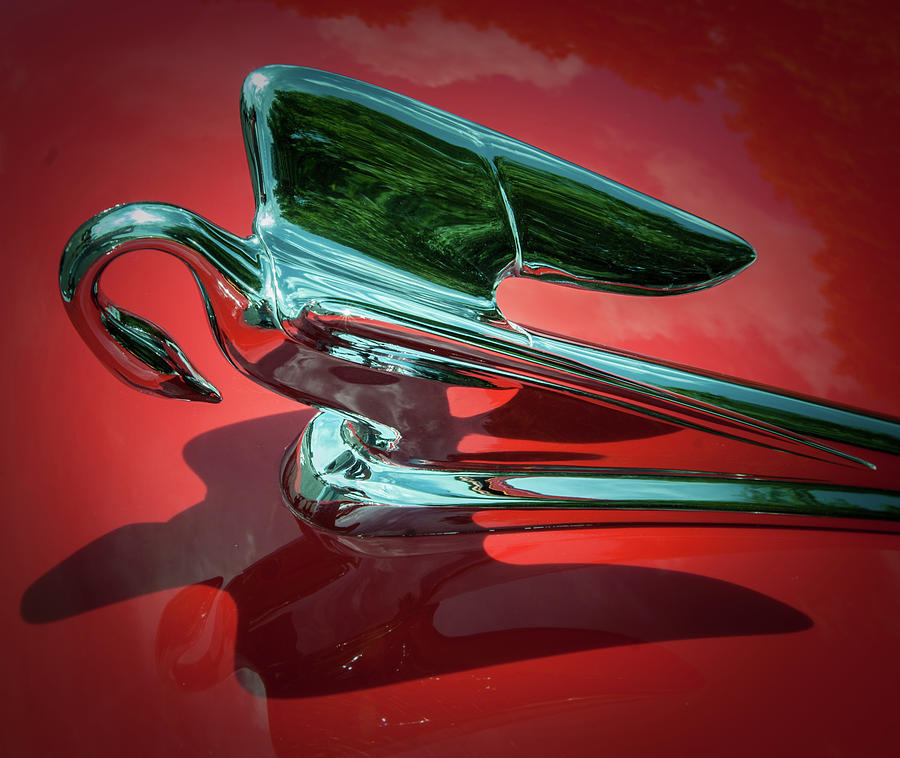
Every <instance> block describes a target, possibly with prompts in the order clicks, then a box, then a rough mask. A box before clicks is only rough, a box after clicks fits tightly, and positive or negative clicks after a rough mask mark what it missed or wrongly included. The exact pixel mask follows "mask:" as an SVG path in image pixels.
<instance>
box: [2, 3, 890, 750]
mask: <svg viewBox="0 0 900 758" xmlns="http://www.w3.org/2000/svg"><path fill="white" fill-rule="evenodd" d="M581 5H582V4H581V3H566V2H557V3H553V4H551V5H547V4H544V5H535V6H534V7H531V6H529V5H527V4H522V3H510V2H495V3H473V2H470V1H469V2H435V3H417V2H398V3H377V4H370V3H362V2H357V3H320V4H318V5H317V4H316V3H304V5H303V7H302V8H297V9H295V8H293V7H290V6H289V5H287V4H286V3H265V2H241V3H202V4H201V3H197V4H190V3H188V4H183V3H174V2H169V1H168V0H163V2H154V3H153V5H152V8H148V7H139V6H133V5H123V4H120V3H110V4H108V5H103V4H101V3H94V4H82V5H79V6H78V7H77V8H75V7H70V6H69V5H68V4H62V3H59V4H58V5H56V6H54V5H53V4H52V3H50V4H43V5H42V6H41V7H40V8H37V7H32V6H27V5H25V4H20V5H18V6H17V7H10V8H8V9H7V11H6V13H5V14H4V15H5V24H4V29H3V30H2V31H0V35H2V38H0V39H2V47H0V49H2V50H3V58H2V74H0V86H2V87H3V88H4V101H5V102H6V103H7V110H6V113H7V117H6V119H4V122H5V123H4V125H3V127H2V132H0V136H2V143H0V150H2V152H0V170H2V174H3V178H4V186H5V187H6V188H7V191H6V193H5V199H4V203H3V205H2V210H0V213H2V214H3V216H2V228H3V229H4V232H5V234H6V237H5V240H6V251H5V255H4V259H3V260H4V266H5V269H6V281H7V283H8V286H7V292H6V295H5V297H4V298H3V306H2V307H3V309H4V310H3V321H2V323H4V324H5V325H6V326H5V329H4V331H3V334H2V340H3V351H4V355H5V356H6V358H7V364H6V365H7V369H6V371H4V372H3V373H2V375H0V381H2V383H3V387H2V391H3V395H4V397H5V398H6V409H5V411H6V412H5V417H6V419H7V427H6V435H5V438H4V443H3V456H2V463H0V465H2V467H3V481H4V493H5V504H6V507H5V510H4V513H5V516H6V519H7V525H6V529H5V531H4V533H5V535H6V540H5V545H4V547H5V550H4V553H3V554H4V556H5V562H4V569H5V573H6V580H5V581H4V582H3V584H2V589H0V599H2V602H0V612H2V621H0V624H2V626H0V634H2V645H3V648H4V655H3V659H4V661H5V662H4V667H5V668H4V674H5V680H6V682H7V687H6V688H5V693H6V695H5V697H4V702H3V718H4V725H3V729H2V730H0V746H2V747H3V748H4V751H3V752H4V754H9V755H36V756H54V755H66V756H69V755H73V754H84V755H121V754H125V753H126V752H127V753H128V754H131V755H139V756H140V755H163V754H165V755H170V754H191V755H196V754H201V755H202V754H210V753H211V754H214V755H241V756H245V755H260V756H262V755H278V756H284V755H297V754H303V755H329V754H336V755H346V754H354V753H355V754H367V755H395V754H402V753H407V754H412V755H465V754H470V753H471V754H486V753H487V754H490V753H494V754H508V753H512V752H514V751H515V752H517V753H519V754H522V755H543V754H546V753H550V752H554V753H558V754H565V755H596V754H598V753H607V754H610V755H616V756H628V755H647V754H652V753H665V754H667V755H697V754H711V753H713V754H719V753H728V754H730V755H738V756H739V755H748V756H749V755H753V756H758V755H760V754H768V755H788V754H798V753H799V754H831V755H853V756H860V755H883V754H884V753H885V752H886V749H885V748H886V747H887V746H891V745H893V744H895V743H896V741H897V729H896V727H895V726H894V722H895V720H894V710H895V708H894V706H895V704H896V695H895V693H894V685H895V682H896V681H897V677H898V674H900V671H898V669H900V665H898V656H897V654H896V640H897V639H898V637H900V614H898V613H897V601H896V598H897V596H898V592H897V590H898V578H897V571H896V566H897V560H898V546H900V542H898V537H897V536H896V534H893V533H890V532H888V533H885V532H878V531H877V530H875V529H873V530H869V529H868V526H867V525H866V524H865V523H859V524H856V523H851V524H848V523H847V522H844V521H841V522H837V521H835V522H833V524H831V525H830V526H828V525H823V524H822V523H821V522H820V521H816V522H813V521H809V522H803V523H802V524H800V525H799V526H800V527H808V528H798V523H797V522H796V521H792V522H791V523H790V525H789V528H770V527H767V528H747V527H742V526H737V525H732V524H728V525H720V526H705V525H702V524H697V523H681V524H679V525H669V526H666V525H659V524H657V525H652V526H650V525H646V524H645V525H643V526H634V525H620V524H615V525H608V526H607V527H606V528H595V529H585V530H575V531H566V532H554V533H550V532H544V533H539V534H535V533H528V534H521V533H498V534H488V535H485V534H481V535H463V536H459V537H454V538H452V539H451V538H422V539H416V540H405V541H402V542H397V541H391V540H383V541H369V542H366V543H363V544H360V543H358V542H354V541H352V540H350V539H347V538H336V537H334V536H328V535H324V534H321V533H317V532H315V531H313V530H311V529H309V528H308V527H303V526H300V525H298V524H297V522H296V521H294V520H293V519H292V518H291V517H290V515H289V513H288V512H287V510H286V509H285V508H284V507H283V505H282V503H281V496H280V493H279V490H278V465H279V462H280V458H281V454H282V451H283V450H284V448H285V447H286V446H287V445H288V444H289V443H290V442H291V441H292V439H293V437H294V436H296V434H297V433H298V432H299V430H300V428H301V426H302V424H303V423H304V422H305V421H306V420H307V419H308V418H309V411H306V410H303V409H301V410H299V411H298V410H297V409H296V406H295V405H294V404H292V403H291V402H289V401H287V400H284V399H282V398H278V397H276V396H275V395H273V394H271V393H268V392H267V391H265V390H263V389H261V388H258V387H256V386H254V385H252V384H250V383H249V382H246V381H244V380H243V379H242V378H240V377H239V376H238V375H237V373H236V372H234V371H233V369H231V368H230V367H229V366H228V365H227V364H226V362H225V361H224V359H223V358H222V357H221V356H220V355H219V354H218V352H217V349H216V348H215V347H214V345H213V343H212V340H211V339H210V338H209V335H208V332H207V328H206V326H205V319H204V317H203V313H202V304H201V302H200V299H199V297H198V296H197V294H196V291H195V288H194V285H193V282H192V281H191V279H190V276H189V275H188V274H187V272H186V271H184V270H183V268H182V267H181V266H180V264H179V263H177V262H176V261H174V260H172V259H170V258H168V257H166V256H163V255H161V254H147V255H143V256H137V255H136V256H131V258H133V260H131V259H126V260H123V261H121V262H120V263H119V262H117V263H116V264H114V265H113V267H112V268H111V270H110V271H109V273H108V275H107V278H106V279H105V280H104V284H105V286H106V287H107V288H108V290H109V292H110V294H111V295H112V296H114V298H115V299H116V301H117V302H122V303H123V304H127V305H128V306H130V307H132V308H133V309H135V310H137V311H139V312H141V313H144V314H147V315H148V316H150V317H151V318H153V319H154V320H156V321H157V322H158V323H160V324H162V325H163V326H165V327H166V328H167V329H168V330H169V331H170V332H171V333H173V334H174V335H176V336H177V338H178V340H179V342H180V344H181V345H182V346H183V347H184V348H185V351H186V352H187V353H188V354H189V355H191V356H192V358H193V359H194V360H195V361H196V363H197V364H198V365H199V366H200V367H201V369H202V370H203V371H204V373H206V374H207V375H208V376H210V378H211V379H212V380H213V381H214V382H215V384H216V385H217V386H218V387H219V388H220V389H221V390H222V392H223V396H224V398H225V399H224V402H223V403H222V404H220V405H217V406H210V405H198V404H185V403H174V402H168V403H167V402H164V401H162V400H159V399H157V398H154V397H149V396H143V395H139V394H137V393H135V392H133V391H132V390H130V389H129V388H127V387H126V386H124V385H122V384H120V383H118V382H116V381H115V379H113V378H112V377H110V376H109V375H108V374H107V373H106V371H105V369H104V368H103V367H102V366H101V365H100V364H99V363H98V362H97V361H96V359H95V358H94V357H93V355H92V354H91V353H90V352H89V351H88V350H87V349H86V347H85V346H84V344H83V343H82V341H81V339H80V338H79V337H78V335H77V333H76V332H75V330H74V329H73V328H72V327H71V325H70V324H69V322H68V320H67V319H66V316H65V313H64V310H63V308H62V305H61V304H60V303H59V298H58V291H57V285H56V269H57V265H58V260H59V254H60V251H61V248H62V246H63V244H64V243H65V241H66V239H67V238H68V236H69V234H71V232H72V231H73V230H74V229H75V228H76V227H77V226H78V225H79V224H80V223H81V222H82V221H83V220H84V219H86V218H88V217H89V216H91V215H92V214H94V213H96V212H97V211H99V210H101V209H103V208H106V207H108V206H110V205H112V204H115V203H119V202H125V201H130V200H164V201H168V202H172V203H176V204H179V205H183V206H185V207H188V208H191V209H192V210H194V211H196V212H198V213H200V214H201V215H204V216H206V217H208V218H210V219H211V220H213V221H215V222H216V223H218V224H220V225H221V226H223V227H224V228H227V229H229V230H231V231H233V232H236V233H240V234H246V233H248V232H249V223H250V219H251V216H252V198H251V193H250V183H249V179H248V176H247V169H246V166H245V159H244V156H243V149H242V144H241V137H240V127H239V121H238V114H237V97H238V91H239V87H240V83H241V81H242V79H243V77H244V75H245V74H246V73H247V72H249V71H251V70H253V69H254V68H257V67H259V66H261V65H264V64H267V63H273V62H281V63H295V64H300V65H307V66H313V67H318V68H323V69H327V70H331V71H336V72H338V73H342V74H346V75H349V76H355V77H357V78H361V79H365V80H367V81H371V82H374V83H376V84H379V85H382V86H386V87H389V88H392V89H395V90H397V91H400V92H403V93H404V94H407V95H411V96H413V97H416V98H419V99H421V100H424V101H426V102H429V103H432V104H434V105H437V106H439V107H442V108H445V109H446V110H449V111H452V112H454V113H458V114H460V115H462V116H464V117H466V118H470V119H473V120H475V121H478V122H480V123H483V124H486V125H487V126H490V127H492V128H494V129H498V130H500V131H503V132H506V133H508V134H511V135H513V136H515V137H517V138H520V139H523V140H525V141H526V142H530V143H532V144H535V145H537V146H539V147H541V148H542V149H546V150H549V151H551V152H554V153H556V154H558V155H561V156H563V157H565V158H568V159H570V160H572V161H574V162H576V163H579V164H582V165H584V166H586V167H588V168H590V169H593V170H595V171H598V172H600V173H603V174H606V175H608V176H611V177H612V178H614V179H616V180H618V181H621V182H623V183H625V184H627V185H629V186H632V187H635V188H636V189H640V190H642V191H645V192H648V193H650V194H652V195H655V196H657V197H660V198H661V199H663V200H666V201H667V202H670V203H672V204H674V205H676V206H679V207H683V208H685V209H686V210H689V211H691V212H694V213H696V214H698V215H700V216H703V217H705V218H709V219H710V220H712V221H714V222H715V223H718V224H721V225H723V226H725V227H726V228H728V229H731V230H733V231H735V232H737V233H738V234H740V235H742V236H743V237H745V238H746V239H747V240H749V241H750V242H751V243H752V244H753V245H754V246H755V247H756V248H757V250H758V252H759V261H758V262H757V263H756V264H755V265H754V266H753V267H752V268H751V269H749V270H748V271H747V272H744V273H743V274H741V275H740V276H739V277H738V278H736V279H735V280H733V281H731V282H728V283H726V284H724V285H722V286H720V287H717V288H715V289H713V290H710V291H708V292H705V293H697V294H692V295H689V296H683V297H675V298H661V299H638V298H627V297H623V296H615V295H602V294H598V293H582V292H577V291H574V290H570V289H563V288H558V287H553V286H551V285H546V284H540V283H534V282H526V281H517V282H507V283H505V284H504V286H503V290H502V292H501V297H502V304H503V307H504V309H505V311H506V312H507V314H508V315H510V316H511V317H512V318H515V319H519V320H521V321H525V322H532V321H533V322H539V323H540V324H541V325H542V326H544V327H546V328H550V329H553V330H555V331H559V332H563V333H567V334H570V335H572V336H576V337H580V338H583V339H589V340H592V341H596V342H601V343H606V344H613V345H615V346H617V347H621V348H624V349H632V350H636V351H638V352H643V353H647V354H650V355H655V356H658V357H661V358H665V359H670V360H675V361H679V362H683V363H686V364H689V365H695V366H700V367H702V368H707V369H710V370H715V371H721V372H723V373H728V374H732V375H736V376H740V377H743V378H746V379H750V380H754V381H761V382H765V383H768V384H773V385H776V386H780V387H785V388H787V389H791V390H794V391H799V392H807V393H812V394H816V395H819V396H824V397H827V398H828V399H831V400H835V401H839V402H846V403H850V404H854V405H859V406H862V407H865V408H868V409H870V410H874V411H880V412H887V413H894V414H896V413H898V412H900V405H898V402H897V396H896V387H897V386H898V380H900V375H898V367H897V365H896V361H894V360H893V356H894V355H895V353H896V348H897V342H896V339H897V338H896V336H895V328H896V324H897V322H898V319H897V315H898V308H900V304H898V301H897V299H896V298H895V297H894V294H893V290H894V286H895V285H894V283H895V282H896V281H897V279H898V273H900V271H898V267H900V258H897V257H896V256H894V255H893V248H892V246H893V235H892V232H893V226H894V224H893V222H894V215H895V214H894V209H893V203H892V192H893V187H894V186H895V184H896V180H897V168H898V163H900V161H898V154H897V150H898V148H897V145H896V140H895V139H894V136H893V129H894V124H895V123H896V122H897V121H898V116H900V113H898V101H900V98H898V88H897V84H896V83H897V81H898V76H897V74H898V71H897V63H898V62H897V57H896V50H895V47H894V43H893V37H894V34H895V29H896V28H897V20H898V19H897V18H896V16H897V11H896V10H894V9H892V8H882V7H879V6H878V5H877V4H876V3H863V4H854V3H847V4H842V5H841V6H840V7H832V6H833V5H834V4H823V5H822V7H817V6H816V5H815V4H806V3H796V4H795V3H778V4H772V5H771V6H769V7H768V9H767V10H765V11H760V10H759V9H757V8H755V7H751V6H749V5H738V6H734V7H732V8H731V9H716V8H714V7H713V6H710V7H707V6H706V4H701V3H680V4H674V5H673V4H669V3H659V4H655V5H654V6H647V7H644V8H641V9H635V8H634V7H633V4H631V3H628V4H626V3H605V4H604V5H603V7H602V8H596V9H592V10H589V9H585V8H583V7H581ZM470 401H471V402H472V403H476V400H475V399H474V398H470ZM466 402H467V401H463V402H462V403H461V402H460V399H459V398H456V399H455V400H453V401H451V402H450V403H448V408H450V409H452V408H455V409H456V412H457V413H459V414H461V415H459V416H458V418H466V416H465V413H467V412H470V411H471V410H472V408H473V407H476V406H471V405H470V406H469V410H468V411H466V410H465V409H466ZM477 402H481V403H486V404H483V405H481V406H477V407H480V408H482V409H483V410H491V409H492V407H493V401H492V400H490V399H485V398H482V399H481V400H480V401H477ZM507 402H508V403H509V404H510V405H512V404H514V403H515V402H516V399H515V398H512V399H507ZM538 439H539V440H540V441H542V442H547V440H545V439H543V438H540V437H539V438H538ZM664 439H666V438H665V437H662V436H659V437H648V438H647V439H645V440H643V441H642V444H648V445H650V444H654V440H656V443H655V444H660V443H659V441H660V440H664ZM592 442H596V440H593V441H592ZM623 444H625V443H623ZM632 444H633V443H632ZM638 452H639V451H638ZM886 475H896V472H886ZM478 518H481V519H482V520H483V521H485V520H486V523H487V524H490V523H491V522H490V518H491V517H490V516H489V515H487V516H484V515H482V516H479V517H478ZM801 521H802V520H801ZM483 525H484V524H483Z"/></svg>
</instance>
